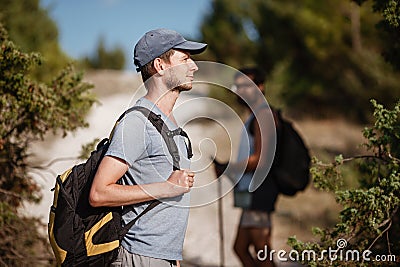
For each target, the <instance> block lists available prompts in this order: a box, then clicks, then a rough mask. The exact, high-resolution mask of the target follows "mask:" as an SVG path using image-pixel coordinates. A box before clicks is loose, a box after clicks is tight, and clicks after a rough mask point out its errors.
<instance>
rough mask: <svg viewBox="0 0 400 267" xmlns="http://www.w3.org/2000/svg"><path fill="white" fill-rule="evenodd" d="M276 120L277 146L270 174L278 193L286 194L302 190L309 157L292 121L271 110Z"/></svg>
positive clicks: (307, 174) (307, 177)
mask: <svg viewBox="0 0 400 267" xmlns="http://www.w3.org/2000/svg"><path fill="white" fill-rule="evenodd" d="M273 113H274V117H275V119H276V120H277V125H278V127H277V146H276V152H275V158H274V161H273V163H272V167H271V171H270V174H271V175H272V177H273V179H274V181H275V183H276V185H277V187H278V190H279V192H280V193H282V194H284V195H288V196H293V195H295V194H296V193H297V192H298V191H302V190H304V189H305V188H306V187H307V185H308V183H309V180H310V163H311V158H310V154H309V151H308V148H307V147H306V145H305V144H304V142H303V140H302V138H301V137H300V135H299V134H298V133H297V131H296V130H295V129H294V128H293V126H292V123H291V122H289V121H288V120H286V119H284V118H283V117H282V114H281V112H280V110H278V111H275V110H273Z"/></svg>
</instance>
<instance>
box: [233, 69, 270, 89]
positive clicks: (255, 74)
mask: <svg viewBox="0 0 400 267" xmlns="http://www.w3.org/2000/svg"><path fill="white" fill-rule="evenodd" d="M243 74H244V75H246V76H248V77H249V78H250V79H251V80H252V81H253V82H254V83H255V84H256V85H261V84H264V82H265V72H264V71H263V70H262V69H260V68H258V67H246V68H241V69H239V71H238V72H236V74H235V77H234V78H235V79H237V78H238V77H240V76H242V75H243Z"/></svg>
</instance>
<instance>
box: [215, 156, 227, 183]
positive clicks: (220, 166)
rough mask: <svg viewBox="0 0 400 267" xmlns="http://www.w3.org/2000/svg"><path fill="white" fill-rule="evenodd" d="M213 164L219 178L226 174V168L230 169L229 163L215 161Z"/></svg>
mask: <svg viewBox="0 0 400 267" xmlns="http://www.w3.org/2000/svg"><path fill="white" fill-rule="evenodd" d="M213 162H214V170H215V173H216V175H217V178H218V177H220V176H221V175H222V174H223V173H224V172H225V170H226V168H227V167H228V162H225V163H221V162H219V161H217V160H216V159H214V160H213Z"/></svg>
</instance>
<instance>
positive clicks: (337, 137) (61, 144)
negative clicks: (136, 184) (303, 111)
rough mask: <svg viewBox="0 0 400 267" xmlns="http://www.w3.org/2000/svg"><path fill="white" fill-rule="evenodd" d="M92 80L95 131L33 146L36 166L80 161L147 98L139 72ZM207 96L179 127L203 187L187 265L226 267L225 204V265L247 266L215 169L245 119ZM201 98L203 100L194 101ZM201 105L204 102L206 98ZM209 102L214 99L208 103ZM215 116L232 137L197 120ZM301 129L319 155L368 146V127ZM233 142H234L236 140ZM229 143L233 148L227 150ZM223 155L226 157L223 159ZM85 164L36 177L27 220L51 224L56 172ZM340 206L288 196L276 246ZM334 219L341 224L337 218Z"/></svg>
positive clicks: (187, 101)
mask: <svg viewBox="0 0 400 267" xmlns="http://www.w3.org/2000/svg"><path fill="white" fill-rule="evenodd" d="M86 80H88V81H91V82H92V83H94V84H95V93H96V94H97V95H98V96H99V101H100V104H96V105H95V106H94V107H93V109H92V111H91V112H90V114H89V115H88V117H87V120H88V122H89V123H90V127H89V128H86V129H80V130H78V131H76V132H75V133H73V134H70V135H68V136H67V137H66V138H63V139H62V138H60V137H57V136H49V137H48V138H47V141H46V142H39V143H36V144H34V145H33V147H32V149H31V152H32V153H33V154H34V158H33V161H34V162H35V163H37V164H42V165H45V164H46V163H48V162H50V161H51V160H53V159H55V158H64V157H76V156H78V155H79V151H80V149H81V145H82V144H85V143H88V142H91V141H92V140H94V139H95V138H102V137H105V136H108V134H109V132H110V130H111V128H112V126H113V124H114V121H115V120H116V118H117V117H118V116H119V114H121V113H122V112H123V111H124V110H125V109H126V108H127V107H128V106H130V105H132V103H134V101H135V100H136V99H138V98H139V97H140V96H142V95H143V94H144V91H143V90H137V88H138V86H139V84H140V83H139V82H138V76H137V75H136V74H133V73H120V72H111V71H103V72H96V73H89V74H88V75H86ZM206 94H207V90H206V89H205V88H204V87H202V86H196V87H195V89H194V90H193V92H192V93H191V94H188V93H184V94H183V95H182V96H181V100H180V101H179V102H178V103H177V109H178V112H179V114H180V115H179V116H177V119H178V121H179V122H180V123H181V124H183V125H185V127H184V128H185V130H186V131H187V132H188V134H189V136H190V137H191V139H192V143H193V148H194V159H193V160H194V162H193V165H192V169H194V170H196V171H198V172H199V173H198V174H196V185H195V186H196V188H195V189H194V190H193V192H192V205H193V206H195V207H192V208H191V211H190V217H189V225H188V229H187V235H186V239H185V243H184V257H185V261H184V262H183V264H182V265H183V266H220V261H221V255H220V253H219V252H220V245H221V242H220V231H221V229H219V217H218V201H217V199H220V200H219V201H222V209H223V222H224V223H223V229H222V230H223V233H224V247H225V250H224V260H225V266H232V267H233V266H240V264H239V262H238V260H237V258H236V256H235V255H234V253H233V251H232V244H233V241H234V238H235V233H236V228H237V223H238V220H239V215H240V210H239V209H237V208H234V207H233V205H232V203H233V198H232V193H231V192H230V189H231V187H232V186H231V184H230V182H229V181H227V179H222V188H223V190H222V191H223V192H224V197H223V198H218V195H219V194H218V187H217V183H216V181H215V176H214V173H213V172H212V168H209V165H210V160H209V158H210V155H211V156H212V155H217V157H219V158H224V157H225V158H227V157H229V153H228V152H231V153H232V155H234V154H235V153H236V150H235V148H234V147H232V148H231V149H230V148H229V143H234V144H235V143H237V139H238V133H237V131H235V129H237V125H238V121H237V118H235V117H234V116H226V112H227V111H226V109H225V107H223V106H222V107H221V106H219V105H216V104H215V103H214V102H212V101H211V102H210V103H205V102H204V99H203V102H196V101H201V99H200V98H201V97H202V96H205V95H206ZM194 99H197V100H196V101H195V102H192V101H193V100H194ZM199 99H200V100H199ZM206 102H207V101H206ZM210 116H211V117H212V118H215V119H218V120H219V121H222V122H223V124H224V125H225V126H226V130H225V132H224V131H223V130H222V128H221V127H220V126H218V125H217V124H215V123H210V122H204V121H202V120H199V121H197V120H194V119H193V118H199V117H210ZM295 126H296V127H297V129H298V130H299V131H300V132H301V134H302V135H303V136H304V139H305V141H306V143H307V144H308V146H309V147H310V149H311V151H312V153H314V152H316V151H321V150H326V151H335V152H336V151H346V152H349V153H350V152H354V151H357V146H356V145H355V144H358V143H360V142H361V133H360V131H361V129H360V128H359V127H356V126H352V125H350V124H347V123H345V122H343V121H321V122H311V121H300V122H296V124H295ZM229 138H231V139H229ZM227 145H228V149H227V148H226V147H227ZM220 150H222V151H223V152H222V153H220ZM77 162H79V161H77V160H66V161H59V162H57V163H55V164H53V165H52V166H51V169H50V170H49V171H41V172H39V173H38V172H37V171H35V172H32V175H33V176H34V177H35V178H36V179H37V181H38V182H39V184H40V185H41V186H42V193H43V200H42V202H41V203H40V204H39V205H35V206H33V205H26V208H25V211H26V212H27V214H30V215H35V216H39V217H41V218H42V219H43V221H44V222H47V220H48V212H49V207H50V205H51V203H52V198H53V194H52V192H51V191H50V189H51V188H52V187H54V183H55V176H56V174H60V173H62V172H63V171H64V170H66V169H67V168H69V167H70V166H71V165H72V164H75V163H77ZM337 210H338V207H337V206H336V205H335V203H334V200H333V197H332V196H331V195H329V194H327V193H323V192H318V191H316V190H315V189H313V188H312V187H311V186H309V187H308V188H307V189H306V190H305V191H304V192H301V193H299V194H297V195H296V196H295V197H280V198H279V200H278V203H277V209H276V212H275V213H274V215H273V233H272V234H273V237H272V240H273V248H274V249H276V250H279V249H284V250H286V251H289V250H290V248H289V247H288V246H287V245H286V240H287V238H288V237H289V236H293V235H296V236H297V237H298V238H299V239H301V240H303V241H305V240H312V239H313V237H312V235H311V227H312V226H313V225H317V226H324V225H325V224H326V223H329V222H330V221H332V220H333V219H334V218H335V217H336V214H337ZM332 218H333V219H332ZM279 265H280V266H291V265H293V264H290V263H285V264H284V263H279Z"/></svg>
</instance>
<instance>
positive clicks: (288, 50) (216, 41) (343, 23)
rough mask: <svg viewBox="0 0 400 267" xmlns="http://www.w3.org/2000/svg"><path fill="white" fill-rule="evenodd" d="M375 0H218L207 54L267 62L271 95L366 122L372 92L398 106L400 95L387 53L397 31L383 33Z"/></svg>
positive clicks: (207, 28) (311, 110) (300, 109)
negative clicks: (362, 0)
mask: <svg viewBox="0 0 400 267" xmlns="http://www.w3.org/2000/svg"><path fill="white" fill-rule="evenodd" d="M371 6H372V4H371V3H370V2H366V3H365V4H364V5H362V6H361V7H360V6H358V5H357V4H356V3H354V2H352V1H349V0H327V1H312V0H304V1H296V0H282V1H272V0H251V1H246V0H239V1H234V2H233V1H229V0H214V1H213V2H212V10H211V12H210V13H209V14H208V15H206V17H205V18H204V21H203V24H202V26H201V32H202V37H203V40H204V41H205V42H207V43H208V44H209V46H208V49H207V54H205V55H204V57H206V58H211V59H214V60H217V61H219V62H222V63H226V64H228V65H232V66H233V67H242V66H244V65H249V64H257V65H259V66H261V67H263V68H264V70H265V71H267V73H268V82H267V85H268V87H267V92H266V94H267V99H269V100H271V102H272V104H274V103H275V102H276V103H282V106H283V107H285V108H286V110H288V111H292V114H294V113H296V114H303V115H305V114H307V115H311V116H313V117H319V118H321V117H326V116H330V117H332V116H338V115H339V116H340V115H343V116H346V117H347V118H349V117H350V118H352V119H354V120H355V121H359V122H366V121H368V120H369V119H370V115H369V114H370V113H371V108H370V106H369V104H368V103H369V99H371V98H374V99H377V100H378V101H379V102H381V103H383V104H385V105H392V106H393V104H394V103H393V99H396V98H397V97H399V96H400V88H399V86H398V85H399V82H400V75H399V72H398V71H395V70H394V69H393V67H392V66H390V65H388V64H387V63H386V62H385V61H384V60H383V58H382V57H381V53H382V51H384V47H386V46H387V45H393V44H394V42H393V39H396V36H395V35H393V38H391V39H383V38H380V36H381V34H383V32H386V31H385V29H382V28H376V27H375V25H376V24H377V23H378V22H379V21H380V16H379V14H376V13H374V12H373V9H372V7H371ZM397 8H398V6H397ZM397 34H398V30H397ZM398 39H399V38H398V36H397V40H398ZM394 51H398V49H397V50H392V54H393V53H395V52H394ZM392 54H390V55H392ZM388 55H389V54H388ZM389 57H390V56H389ZM271 96H272V99H271V98H270V97H271ZM274 96H275V99H274Z"/></svg>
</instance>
